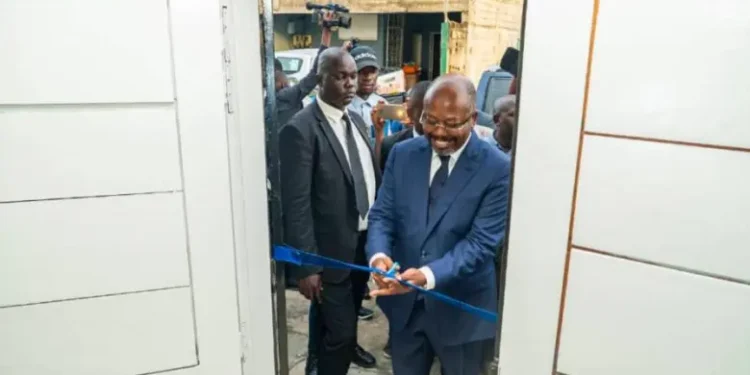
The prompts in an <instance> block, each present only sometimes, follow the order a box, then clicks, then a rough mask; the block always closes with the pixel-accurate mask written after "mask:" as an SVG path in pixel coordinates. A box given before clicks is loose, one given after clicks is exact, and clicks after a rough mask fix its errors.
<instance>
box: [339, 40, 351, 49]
mask: <svg viewBox="0 0 750 375" xmlns="http://www.w3.org/2000/svg"><path fill="white" fill-rule="evenodd" d="M352 47H353V43H352V41H351V40H347V41H346V42H344V44H342V45H341V49H343V50H344V51H351V50H352Z"/></svg>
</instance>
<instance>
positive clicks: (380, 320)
mask: <svg viewBox="0 0 750 375" xmlns="http://www.w3.org/2000/svg"><path fill="white" fill-rule="evenodd" d="M286 304H287V327H288V330H289V340H288V347H289V368H290V371H289V374H290V375H304V373H305V359H306V358H307V331H308V330H307V309H308V306H309V305H308V301H307V300H305V298H304V297H302V296H301V295H300V294H299V293H298V292H297V291H292V290H288V291H287V292H286ZM365 306H366V307H368V308H371V309H373V310H375V318H374V319H373V320H370V321H360V322H359V325H358V327H359V333H358V335H359V344H360V345H362V347H364V348H365V349H367V350H369V351H370V352H371V353H372V354H373V355H375V357H376V358H377V360H378V367H377V368H374V369H361V368H359V367H356V366H354V365H352V368H351V369H350V370H349V375H392V372H391V361H389V360H388V359H387V358H385V357H383V351H382V349H383V347H384V346H385V342H386V340H387V338H388V322H387V321H386V319H385V317H384V316H383V313H382V312H381V311H380V310H379V309H378V308H377V307H376V306H375V303H374V302H373V301H365ZM436 367H437V366H436ZM432 373H433V374H435V375H437V374H438V373H439V371H437V368H433V371H432Z"/></svg>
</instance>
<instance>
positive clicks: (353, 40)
mask: <svg viewBox="0 0 750 375" xmlns="http://www.w3.org/2000/svg"><path fill="white" fill-rule="evenodd" d="M349 41H350V42H351V46H350V47H349V52H351V51H352V50H353V49H355V48H357V46H358V45H359V38H351V39H350V40H349Z"/></svg>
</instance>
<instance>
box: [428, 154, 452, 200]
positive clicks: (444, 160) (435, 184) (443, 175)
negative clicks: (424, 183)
mask: <svg viewBox="0 0 750 375" xmlns="http://www.w3.org/2000/svg"><path fill="white" fill-rule="evenodd" d="M439 157H440V168H438V170H437V172H436V173H435V177H433V178H432V184H430V201H429V207H430V208H432V205H433V204H434V203H435V201H437V199H438V198H439V197H440V194H441V193H442V191H443V188H444V187H445V182H446V181H448V162H449V161H450V159H451V157H450V156H448V155H440V156H439Z"/></svg>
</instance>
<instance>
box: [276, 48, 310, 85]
mask: <svg viewBox="0 0 750 375" xmlns="http://www.w3.org/2000/svg"><path fill="white" fill-rule="evenodd" d="M317 55H318V49H317V48H305V49H292V50H288V51H279V52H276V54H275V57H276V58H277V59H278V60H279V61H280V62H281V66H282V67H283V68H284V74H286V76H287V78H288V79H289V83H290V84H292V85H296V84H297V83H298V82H299V81H300V80H301V79H302V78H304V77H305V76H306V75H307V74H308V73H309V72H310V70H311V69H312V67H313V63H315V57H316V56H317Z"/></svg>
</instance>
